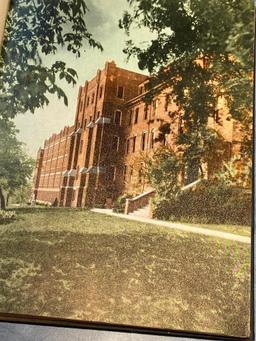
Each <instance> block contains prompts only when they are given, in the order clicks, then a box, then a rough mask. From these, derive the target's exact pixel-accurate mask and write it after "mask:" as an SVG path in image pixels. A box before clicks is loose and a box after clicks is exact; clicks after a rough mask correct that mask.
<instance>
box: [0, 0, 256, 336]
mask: <svg viewBox="0 0 256 341" xmlns="http://www.w3.org/2000/svg"><path fill="white" fill-rule="evenodd" d="M4 4H5V6H4ZM8 5H9V4H8V1H5V2H3V4H2V7H0V9H1V10H2V12H1V11H0V13H7V8H8ZM3 22H4V21H3ZM0 41H1V35H0ZM108 68H109V69H111V68H113V69H115V71H114V72H113V74H114V73H115V72H117V71H116V70H122V68H120V69H118V67H117V68H116V66H115V65H114V64H112V63H111V62H109V63H108V64H106V65H105V70H107V69H108ZM98 72H99V71H98ZM119 72H121V71H119ZM125 72H127V71H125ZM133 74H135V73H133V71H132V72H131V73H129V75H128V76H126V75H121V76H120V77H124V78H125V77H127V79H129V82H131V79H132V77H133ZM136 77H141V79H140V80H139V81H138V79H137V78H136ZM136 77H135V79H132V81H133V82H137V83H136V86H138V84H143V82H144V78H143V77H144V76H143V75H141V76H136ZM110 78H111V75H110ZM126 81H127V80H125V81H123V83H125V82H126ZM88 84H90V83H88ZM88 84H87V86H88ZM85 87H86V86H85ZM121 88H122V89H121ZM98 90H99V91H100V88H99V89H98ZM83 91H84V88H82V89H80V90H79V95H78V96H80V97H78V98H82V102H81V103H82V104H81V103H80V102H79V100H78V106H77V109H76V110H77V111H76V122H79V108H80V107H83V106H84V107H85V106H86V102H83V96H84V97H85V98H86V95H87V94H84V95H82V96H81V94H82V92H83ZM129 91H132V90H131V89H130V90H129ZM139 91H140V90H139ZM125 92H126V88H124V87H120V86H119V87H117V97H118V101H122V100H123V99H124V98H125V96H126V94H125ZM119 94H120V96H119ZM139 95H140V94H139ZM94 96H95V97H97V96H99V93H98V94H97V95H94ZM95 97H94V100H92V99H93V97H91V95H90V97H89V98H90V101H89V105H90V102H92V103H91V104H94V101H95ZM132 97H134V98H135V107H136V105H137V104H136V103H137V102H136V101H137V99H136V97H137V96H134V95H133V96H132ZM60 98H62V99H63V98H64V100H65V96H62V95H60ZM87 98H88V96H87ZM130 101H131V102H132V100H130ZM128 102H129V101H128ZM129 105H130V104H129ZM143 105H144V104H143ZM157 105H159V104H155V106H156V107H157ZM132 106H133V104H131V107H132ZM135 107H134V108H135ZM152 107H153V111H154V103H153V104H152ZM132 108H133V107H132ZM88 110H89V109H88ZM102 110H103V109H102ZM111 110H112V108H111ZM118 110H119V106H118ZM118 110H115V113H114V118H113V120H114V124H115V128H114V129H116V130H115V131H114V133H115V134H116V131H118V129H119V128H118V126H119V122H122V119H123V118H122V112H121V111H120V115H119V112H118ZM132 110H133V109H132ZM139 110H140V112H141V110H142V109H141V108H140V109H139ZM127 113H128V111H127ZM96 114H97V112H96ZM134 115H135V116H133V119H135V121H136V115H137V120H138V113H137V114H136V110H135V111H134ZM145 115H146V114H145V112H144V116H145ZM100 118H101V117H100V116H99V117H96V118H95V120H94V121H95V122H94V124H95V123H96V122H97V120H100ZM82 119H83V120H84V117H83V118H82ZM104 119H108V117H103V120H104ZM150 119H152V117H151V118H150ZM135 121H134V125H136V124H137V122H135ZM99 122H100V121H99ZM104 122H105V121H104ZM106 122H107V120H106ZM87 123H88V122H86V126H87ZM89 124H90V122H89ZM127 124H128V125H129V123H128V121H127ZM120 125H121V123H120ZM80 128H82V126H81V127H79V126H75V129H76V130H74V131H73V130H72V129H71V130H69V129H66V128H65V129H66V131H65V129H64V130H63V131H61V134H60V135H57V137H56V135H54V136H53V139H52V138H51V139H49V140H48V141H47V143H48V144H49V145H51V144H52V142H53V144H54V143H55V140H54V139H56V138H57V139H58V138H59V140H60V141H61V139H63V138H64V137H67V138H69V137H70V135H72V134H73V133H74V132H77V131H78V130H79V129H80ZM135 128H136V127H135ZM141 129H142V130H143V129H144V128H141ZM134 131H135V130H134ZM134 131H133V132H132V133H133V134H134ZM111 133H113V131H112V130H111ZM140 133H141V132H139V133H137V131H136V134H135V137H133V136H132V138H133V139H134V140H131V141H130V140H129V144H128V142H126V145H125V147H124V148H126V152H127V150H128V149H129V151H130V150H133V149H134V148H135V147H134V146H135V145H136V146H137V145H138V138H137V140H136V136H140V135H139V134H140ZM142 133H144V131H143V132H142ZM146 133H147V132H146ZM129 134H130V131H129ZM137 134H138V135H137ZM154 134H155V131H153V130H152V136H153V135H154ZM167 135H168V134H167ZM129 136H130V135H129ZM46 138H47V136H46ZM120 138H121V137H118V140H117V142H116V144H115V146H116V147H115V148H116V149H118V146H119V144H120ZM148 138H149V142H148V143H149V144H150V137H148ZM157 138H159V136H158V137H156V136H155V135H154V137H153V139H157ZM142 139H143V137H142V138H141V144H140V147H141V146H142V145H144V144H145V142H144V144H143V140H142ZM56 141H57V140H56ZM106 141H107V140H106ZM127 141H128V140H127ZM47 143H46V144H45V147H46V148H48V146H47ZM58 143H59V145H60V142H58V141H57V144H58ZM104 143H106V142H105V141H103V145H104ZM153 144H154V142H153ZM77 146H78V147H79V148H83V145H82V147H81V143H80V144H77ZM113 146H114V142H113V144H112V151H113V150H114V149H115V148H114V147H113ZM78 147H77V148H78ZM113 148H114V149H113ZM136 148H137V147H136ZM141 148H142V147H141ZM142 149H143V150H144V148H142ZM102 150H103V149H102ZM104 152H105V153H106V154H108V151H106V150H105V151H104ZM60 155H61V154H60ZM77 155H78V160H79V153H77ZM168 155H169V154H168ZM56 156H57V158H58V157H59V154H58V155H56ZM40 158H41V159H42V160H43V156H40V155H39V157H38V159H37V161H38V162H39V163H40ZM127 160H128V161H129V159H127ZM128 161H127V162H128ZM72 162H73V161H72ZM139 162H141V160H139ZM78 163H79V161H78ZM65 167H66V166H64V168H65ZM97 167H98V168H97V169H96V171H95V172H96V173H95V174H98V173H100V170H102V171H103V168H102V169H101V168H100V167H101V166H99V164H97ZM134 167H135V166H134ZM64 168H63V169H61V172H62V173H63V174H64ZM88 169H89V167H88V168H87V170H88ZM68 170H69V172H70V171H72V168H70V167H69V169H68ZM78 170H79V172H80V173H81V171H82V170H83V168H81V167H80V166H79V169H78ZM87 170H86V171H87ZM36 172H37V174H38V168H37V171H36ZM40 172H41V170H40ZM122 172H125V171H124V169H123V170H122ZM141 172H143V171H141ZM91 173H92V174H94V173H93V169H92V168H91ZM122 174H124V173H120V174H119V173H117V174H116V169H114V170H113V172H112V171H111V172H109V173H108V177H107V178H106V181H109V182H110V183H111V182H112V181H113V179H114V178H115V179H116V178H118V179H119V178H121V177H122V176H123V175H122ZM71 175H72V174H69V176H71ZM72 176H73V175H72ZM75 176H77V174H76V175H75ZM93 176H94V175H93ZM64 177H65V176H64V175H63V178H64ZM69 181H70V180H69ZM39 182H40V179H39ZM189 183H193V181H190V182H189ZM252 183H253V180H252ZM70 184H71V182H70V183H69V184H66V186H67V187H68V186H69V185H70ZM139 185H141V186H143V192H144V193H148V192H145V191H144V184H143V185H142V184H141V183H139V184H138V183H136V184H134V187H135V188H136V187H137V186H139ZM71 186H73V185H72V184H71ZM251 186H252V188H253V184H252V185H251ZM39 187H40V186H39ZM41 187H42V186H41ZM110 187H111V186H110ZM39 189H40V188H39ZM108 190H110V191H113V189H112V187H111V188H110V189H108ZM39 192H40V191H39ZM50 192H51V191H49V193H48V192H47V193H48V194H47V195H48V197H49V198H50V203H51V205H53V206H55V200H54V198H52V196H51V193H52V192H51V193H50ZM33 193H34V195H36V196H37V195H38V188H35V187H34V192H33ZM35 193H36V194H35ZM72 193H73V192H72ZM92 193H93V195H94V190H93V191H92ZM73 195H74V194H73ZM83 195H84V193H83ZM100 195H101V193H98V196H100ZM147 195H148V194H147ZM150 195H151V194H149V196H150ZM139 196H140V195H139ZM139 196H138V197H139ZM48 197H47V198H48ZM38 198H39V200H38V202H39V203H40V201H46V202H48V199H47V200H46V199H45V200H40V196H38ZM42 198H43V196H42V197H41V199H42ZM45 198H46V197H45ZM63 198H65V200H67V201H66V203H65V204H63V200H64V199H63ZM63 198H62V197H61V195H60V197H58V200H57V205H59V204H60V203H61V202H62V204H61V205H63V206H72V203H71V202H73V200H77V202H78V201H79V192H77V193H76V194H75V196H74V197H72V195H71V196H69V194H68V193H65V194H64V196H63ZM36 199H37V198H36V197H34V196H33V197H32V199H31V200H32V201H33V200H36ZM94 199H95V197H92V196H91V194H90V195H88V199H87V200H88V203H90V201H92V200H94ZM125 199H126V208H125V209H126V210H127V212H124V213H130V211H129V210H134V207H135V208H138V209H140V208H141V207H136V204H135V203H134V200H133V198H129V197H127V198H125ZM139 199H140V198H139ZM61 200H62V201H61ZM80 200H82V201H84V200H85V197H84V196H81V197H80ZM104 200H105V204H104V205H105V207H110V206H111V205H112V204H113V202H112V200H110V199H109V194H107V196H106V197H105V198H104ZM136 200H137V196H136ZM140 200H141V199H140ZM252 200H253V199H252ZM136 202H137V201H136ZM97 205H98V203H97ZM78 206H79V205H78ZM97 210H98V211H97ZM100 210H102V208H101V207H100V206H99V207H96V209H95V211H94V213H95V214H98V213H99V214H100ZM117 214H118V213H117ZM112 216H115V215H112ZM87 219H89V218H88V217H87ZM134 219H135V221H136V218H134ZM143 219H144V223H147V222H148V221H147V219H148V218H145V217H144V218H143ZM252 220H254V218H253V219H252ZM132 221H134V220H133V219H132ZM151 223H152V222H151ZM253 224H254V222H252V228H251V232H250V238H251V244H250V245H251V250H250V264H251V278H250V287H251V290H250V300H251V305H250V328H249V329H250V335H247V336H246V337H244V336H242V337H239V336H232V335H225V334H223V333H220V334H218V333H216V332H213V333H210V332H208V333H207V332H204V331H200V330H197V331H192V332H191V331H189V330H186V329H183V330H181V329H179V328H178V329H176V330H175V328H174V329H172V328H170V329H169V328H166V327H164V328H158V327H155V326H152V327H150V326H143V325H138V326H136V325H134V324H131V325H130V324H125V323H124V324H123V323H120V322H119V323H115V321H114V320H112V321H111V322H109V323H108V322H105V321H104V319H103V320H99V321H96V320H94V321H93V322H92V321H89V320H87V321H86V320H83V319H82V320H81V319H79V317H78V318H75V319H72V318H62V317H61V316H58V317H54V316H51V315H48V316H44V315H40V314H39V315H38V316H37V315H36V314H35V315H33V314H32V315H30V314H22V313H13V312H12V313H7V312H1V313H0V319H1V321H7V322H18V323H30V324H40V325H49V326H50V325H54V326H67V327H78V328H89V329H98V330H109V331H123V332H134V333H146V334H152V335H169V336H178V337H180V336H183V337H191V338H199V337H202V338H205V339H220V340H230V339H232V340H241V339H248V340H253V338H254V306H253V299H254V293H253V285H254V278H253V264H254V258H253V257H254V251H253V245H254V232H253ZM157 225H158V224H157V223H156V224H155V226H157ZM162 226H165V225H164V224H163V225H162ZM166 226H167V225H166ZM185 230H186V229H184V228H182V227H181V226H180V229H179V231H183V232H184V231H185ZM192 230H193V229H192V227H191V231H192ZM199 231H201V230H197V231H196V232H195V231H194V230H193V233H196V235H197V234H198V233H199ZM227 231H228V230H227ZM183 232H180V233H181V234H182V233H183ZM225 232H226V231H221V233H224V234H220V235H222V236H224V235H225ZM229 232H230V231H229ZM229 232H228V233H229ZM185 233H186V232H185ZM204 235H206V236H208V237H206V239H207V238H211V237H210V236H214V234H212V232H211V230H210V229H209V230H206V231H205V232H204ZM225 236H226V237H228V236H227V235H225ZM226 237H223V238H226ZM243 237H244V238H247V237H248V234H247V235H243ZM241 240H242V239H241ZM243 240H245V239H243ZM229 250H231V251H230V252H232V247H231V248H230V249H229ZM235 253H236V251H235ZM238 253H239V252H238ZM238 257H239V256H238ZM247 259H248V258H247Z"/></svg>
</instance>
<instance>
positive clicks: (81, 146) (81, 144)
mask: <svg viewBox="0 0 256 341" xmlns="http://www.w3.org/2000/svg"><path fill="white" fill-rule="evenodd" d="M83 143H84V141H83V140H81V141H80V147H79V153H80V154H81V153H82V150H83Z"/></svg>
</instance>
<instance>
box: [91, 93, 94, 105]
mask: <svg viewBox="0 0 256 341" xmlns="http://www.w3.org/2000/svg"><path fill="white" fill-rule="evenodd" d="M94 98H95V93H93V94H92V101H91V104H93V103H94Z"/></svg>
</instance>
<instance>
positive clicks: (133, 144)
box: [132, 136, 136, 153]
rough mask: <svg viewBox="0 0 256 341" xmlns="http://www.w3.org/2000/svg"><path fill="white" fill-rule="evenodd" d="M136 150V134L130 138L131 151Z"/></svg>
mask: <svg viewBox="0 0 256 341" xmlns="http://www.w3.org/2000/svg"><path fill="white" fill-rule="evenodd" d="M135 150H136V136H134V137H133V138H132V152H133V153H134V152H135Z"/></svg>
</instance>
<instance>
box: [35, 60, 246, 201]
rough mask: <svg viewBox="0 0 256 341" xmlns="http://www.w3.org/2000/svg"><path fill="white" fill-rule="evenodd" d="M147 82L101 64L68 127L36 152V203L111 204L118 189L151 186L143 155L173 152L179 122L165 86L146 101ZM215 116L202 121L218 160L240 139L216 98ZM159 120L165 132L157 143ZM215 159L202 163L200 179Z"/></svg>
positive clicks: (81, 91)
mask: <svg viewBox="0 0 256 341" xmlns="http://www.w3.org/2000/svg"><path fill="white" fill-rule="evenodd" d="M147 82H148V77H147V76H145V75H142V74H139V73H136V72H132V71H128V70H125V69H122V68H119V67H117V66H116V64H115V63H114V62H107V63H106V64H105V68H104V69H103V70H98V71H97V74H96V76H95V77H94V78H93V79H92V80H90V81H86V82H85V84H84V86H82V87H80V89H79V94H78V99H77V109H76V115H75V120H74V125H73V126H71V127H65V128H64V129H63V130H62V131H61V132H60V133H59V134H53V135H52V136H51V137H50V138H49V139H48V140H46V141H45V143H44V146H43V147H42V148H40V149H39V151H38V155H37V162H36V168H35V172H34V188H33V193H34V199H35V200H36V201H38V202H46V203H51V204H54V205H58V206H65V207H84V206H93V205H96V204H105V205H109V206H111V204H112V203H113V201H114V200H115V199H116V198H117V197H118V196H119V195H120V194H122V193H127V192H129V193H133V194H139V193H143V192H144V191H145V190H147V189H148V188H149V187H150V185H149V184H148V183H147V181H146V179H145V176H143V175H144V174H143V163H144V160H146V159H147V158H148V157H149V156H150V155H151V154H152V153H154V150H155V149H156V148H158V147H159V145H162V144H167V145H169V146H171V147H172V149H173V150H174V151H175V149H176V145H175V140H176V138H177V136H178V134H181V133H182V128H183V122H182V113H179V112H178V110H177V109H178V108H177V107H176V104H175V102H174V101H172V99H171V98H170V91H168V88H166V89H162V90H161V91H160V92H159V93H158V94H157V95H155V97H154V98H153V100H152V101H151V102H150V104H146V103H145V101H144V96H145V93H146V90H145V84H146V83H147ZM217 113H218V117H216V118H212V119H210V120H209V125H210V126H211V127H213V128H214V129H215V130H217V131H218V132H219V133H220V134H221V135H222V136H223V138H224V140H225V143H226V152H225V155H223V158H224V159H227V160H228V159H230V158H231V156H232V155H233V154H234V153H237V152H239V145H240V144H239V139H240V138H241V136H240V134H239V133H238V131H239V128H238V126H237V125H236V124H235V122H234V121H232V120H230V121H228V120H226V119H225V117H226V116H227V110H226V109H225V103H222V99H220V103H219V108H217ZM166 124H168V125H169V126H170V132H169V133H168V134H166V136H164V137H163V139H162V141H159V138H158V137H159V132H160V131H161V128H163V127H164V125H166ZM218 162H219V160H215V161H213V163H216V165H213V164H212V165H206V168H207V169H206V176H207V177H209V176H211V173H212V172H213V169H215V168H216V166H217V164H218ZM181 181H184V176H183V178H182V179H181Z"/></svg>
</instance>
